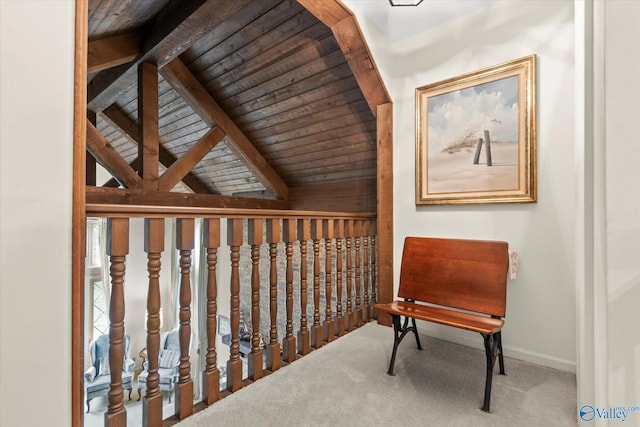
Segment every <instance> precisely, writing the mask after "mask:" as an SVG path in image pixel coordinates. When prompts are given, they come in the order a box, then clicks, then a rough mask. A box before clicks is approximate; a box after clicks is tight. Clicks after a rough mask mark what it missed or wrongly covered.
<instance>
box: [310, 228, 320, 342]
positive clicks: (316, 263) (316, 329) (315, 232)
mask: <svg viewBox="0 0 640 427" xmlns="http://www.w3.org/2000/svg"><path fill="white" fill-rule="evenodd" d="M321 237H322V226H321V223H320V220H318V219H312V220H311V238H312V239H313V325H311V347H313V348H320V347H322V326H321V325H320V238H321Z"/></svg>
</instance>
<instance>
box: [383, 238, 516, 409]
mask: <svg viewBox="0 0 640 427" xmlns="http://www.w3.org/2000/svg"><path fill="white" fill-rule="evenodd" d="M508 266H509V255H508V244H507V243H506V242H494V241H478V240H461V239H435V238H422V237H407V238H406V239H405V242H404V249H403V253H402V264H401V270H400V286H399V290H398V297H399V298H404V301H394V302H391V303H388V304H376V305H374V307H373V308H374V309H375V310H377V311H378V312H383V313H388V314H390V315H391V317H392V320H393V329H394V339H393V352H392V354H391V363H390V364H389V371H388V374H389V375H393V366H394V363H395V359H396V352H397V350H398V345H399V344H400V342H401V341H402V339H403V338H404V337H405V336H406V335H407V334H408V333H409V332H413V334H414V335H415V338H416V343H417V345H418V349H420V350H422V346H421V345H420V338H419V337H418V330H417V328H416V319H418V320H425V321H428V322H435V323H440V324H443V325H448V326H453V327H456V328H461V329H466V330H469V331H473V332H478V333H480V334H481V335H482V337H483V338H484V348H485V353H486V357H487V377H486V383H485V391H484V404H483V405H482V410H483V411H486V412H489V403H490V400H491V380H492V376H493V367H494V365H495V361H496V357H498V359H499V364H500V373H501V374H503V375H504V374H505V372H504V360H503V356H502V337H501V330H502V326H503V325H504V320H503V317H504V316H505V306H506V299H507V269H508ZM401 316H404V317H405V319H404V323H403V324H402V325H401ZM410 319H411V325H409V320H410Z"/></svg>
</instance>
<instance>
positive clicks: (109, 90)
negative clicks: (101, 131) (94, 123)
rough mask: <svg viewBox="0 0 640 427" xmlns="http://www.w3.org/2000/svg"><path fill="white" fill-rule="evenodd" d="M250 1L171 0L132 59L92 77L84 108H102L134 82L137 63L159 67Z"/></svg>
mask: <svg viewBox="0 0 640 427" xmlns="http://www.w3.org/2000/svg"><path fill="white" fill-rule="evenodd" d="M249 1H250V0H234V1H228V0H182V1H170V2H169V3H167V5H166V6H165V7H164V8H163V9H162V10H161V11H160V12H159V13H158V14H157V15H156V16H155V18H154V19H153V22H152V24H151V25H150V28H149V30H148V31H147V32H146V33H145V34H144V35H143V39H142V42H141V46H142V48H141V54H140V55H138V57H137V58H136V59H135V60H134V61H132V62H129V63H126V64H123V65H119V66H117V67H113V68H110V69H108V70H104V71H102V72H100V73H99V74H97V75H96V76H95V77H94V78H93V80H91V83H89V85H88V88H87V108H88V109H89V110H91V111H95V112H100V111H102V110H104V109H105V108H107V107H108V106H110V105H111V104H113V103H114V102H115V100H116V99H117V98H118V97H119V96H120V95H121V94H122V93H124V92H126V91H128V90H129V89H130V88H131V87H132V86H133V85H134V84H135V83H136V80H137V76H138V65H139V64H140V63H142V62H145V61H146V62H152V63H154V64H156V65H157V66H158V67H162V66H163V65H164V64H166V63H167V62H169V61H171V60H172V59H173V58H175V57H177V56H178V55H180V54H181V53H182V52H184V51H185V50H187V49H188V48H189V46H191V45H192V44H193V43H194V42H195V41H196V40H198V39H199V38H200V37H202V36H203V35H204V34H206V33H208V32H210V31H212V30H213V29H214V28H215V27H216V26H218V25H220V23H222V22H224V21H225V20H226V19H227V18H228V17H230V16H232V15H233V14H234V13H236V12H238V11H239V10H240V9H242V8H243V7H244V6H245V5H246V4H247V3H249Z"/></svg>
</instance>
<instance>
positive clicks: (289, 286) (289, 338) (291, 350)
mask: <svg viewBox="0 0 640 427" xmlns="http://www.w3.org/2000/svg"><path fill="white" fill-rule="evenodd" d="M297 222H298V221H297V220H295V219H283V220H282V240H284V242H285V248H286V249H285V254H286V258H287V267H286V278H285V282H286V297H285V298H286V309H287V325H286V329H285V336H284V338H283V340H282V359H283V360H284V361H285V362H287V363H292V362H293V361H295V360H296V337H295V336H294V335H293V242H294V241H295V240H297V239H296V229H297Z"/></svg>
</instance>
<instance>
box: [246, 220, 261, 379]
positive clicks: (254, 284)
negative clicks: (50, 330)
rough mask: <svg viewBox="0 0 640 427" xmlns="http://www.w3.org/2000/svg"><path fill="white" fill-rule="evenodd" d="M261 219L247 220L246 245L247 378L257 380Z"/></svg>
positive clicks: (259, 367) (258, 369)
mask: <svg viewBox="0 0 640 427" xmlns="http://www.w3.org/2000/svg"><path fill="white" fill-rule="evenodd" d="M262 222H263V221H262V218H260V219H249V220H248V222H247V227H248V230H247V231H248V233H247V236H248V237H247V238H248V243H249V245H250V246H251V353H249V354H248V355H247V357H248V359H249V378H251V379H252V380H254V381H255V380H259V379H260V378H262V377H263V375H264V373H263V370H262V351H261V350H260V245H261V244H262Z"/></svg>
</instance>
